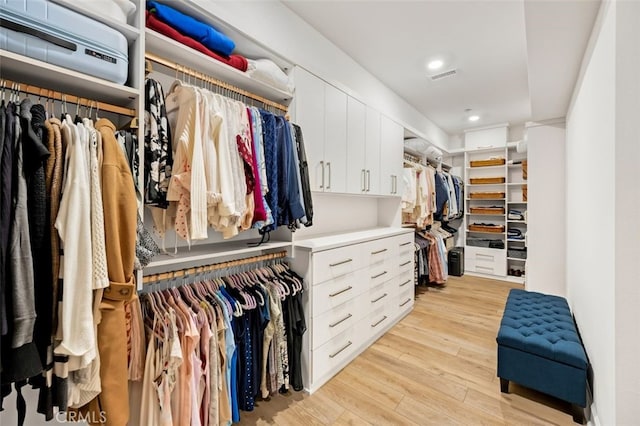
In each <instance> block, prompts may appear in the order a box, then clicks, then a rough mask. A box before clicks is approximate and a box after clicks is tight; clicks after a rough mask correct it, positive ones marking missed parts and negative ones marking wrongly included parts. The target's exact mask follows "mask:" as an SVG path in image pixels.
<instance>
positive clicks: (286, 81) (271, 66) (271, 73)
mask: <svg viewBox="0 0 640 426" xmlns="http://www.w3.org/2000/svg"><path fill="white" fill-rule="evenodd" d="M248 61H249V65H248V66H247V74H249V75H250V76H251V78H253V79H254V80H258V81H261V82H263V83H266V84H268V85H270V86H273V87H275V88H276V89H280V90H284V91H285V92H288V93H293V91H294V90H295V86H294V84H293V81H292V79H291V78H290V77H289V76H288V75H287V74H286V73H285V72H284V71H282V70H281V69H280V67H279V66H278V65H277V64H276V63H275V62H273V61H272V60H271V59H249V60H248Z"/></svg>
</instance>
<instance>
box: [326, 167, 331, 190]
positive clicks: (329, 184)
mask: <svg viewBox="0 0 640 426" xmlns="http://www.w3.org/2000/svg"><path fill="white" fill-rule="evenodd" d="M327 167H328V168H329V183H328V184H327V189H331V162H329V161H327Z"/></svg>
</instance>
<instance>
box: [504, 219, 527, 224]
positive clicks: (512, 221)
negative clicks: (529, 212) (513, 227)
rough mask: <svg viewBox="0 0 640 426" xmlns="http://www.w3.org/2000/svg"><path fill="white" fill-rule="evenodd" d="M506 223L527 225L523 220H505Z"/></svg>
mask: <svg viewBox="0 0 640 426" xmlns="http://www.w3.org/2000/svg"><path fill="white" fill-rule="evenodd" d="M507 222H509V223H524V224H526V223H527V222H525V221H524V220H509V219H507Z"/></svg>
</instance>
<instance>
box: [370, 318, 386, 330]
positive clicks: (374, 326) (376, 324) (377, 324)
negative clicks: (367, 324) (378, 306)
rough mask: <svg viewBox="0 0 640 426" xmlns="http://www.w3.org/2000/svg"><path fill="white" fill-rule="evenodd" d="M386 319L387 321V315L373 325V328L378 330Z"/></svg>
mask: <svg viewBox="0 0 640 426" xmlns="http://www.w3.org/2000/svg"><path fill="white" fill-rule="evenodd" d="M386 319H387V316H386V315H385V316H383V317H382V318H380V319H379V320H378V321H377V322H376V323H375V324H371V328H376V327H377V326H379V325H380V323H382V322H383V321H384V320H386Z"/></svg>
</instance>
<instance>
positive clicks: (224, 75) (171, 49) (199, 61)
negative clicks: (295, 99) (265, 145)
mask: <svg viewBox="0 0 640 426" xmlns="http://www.w3.org/2000/svg"><path fill="white" fill-rule="evenodd" d="M145 37H146V50H147V52H150V53H154V54H156V55H158V56H162V57H163V58H166V59H168V60H170V61H172V62H176V63H178V64H180V65H184V66H186V67H188V68H191V69H194V70H196V71H199V72H202V73H204V74H207V75H209V76H211V77H214V78H217V79H219V80H222V81H224V82H225V83H229V84H231V85H233V86H237V87H239V88H241V89H243V90H247V91H249V92H251V93H254V94H256V95H259V96H262V97H264V98H267V99H269V100H271V101H274V102H278V103H282V104H285V105H288V104H289V102H290V101H291V97H292V95H291V94H290V93H287V92H285V91H284V90H280V89H276V88H275V87H272V86H269V85H268V84H265V83H262V82H260V81H258V80H254V79H252V78H251V77H250V76H249V75H248V74H246V73H244V72H242V71H240V70H237V69H235V68H233V67H231V66H229V65H227V64H224V63H222V62H220V61H216V60H215V59H213V58H210V57H209V56H207V55H205V54H203V53H200V52H198V51H197V50H193V49H191V48H189V47H187V46H185V45H184V44H181V43H178V42H177V41H175V40H173V39H170V38H169V37H165V36H164V35H162V34H159V33H157V32H155V31H153V30H150V29H148V28H147V29H146V33H145ZM155 65H156V64H154V66H155ZM158 66H159V67H160V66H161V65H158ZM174 74H175V72H174V71H172V72H171V74H170V75H174Z"/></svg>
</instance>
